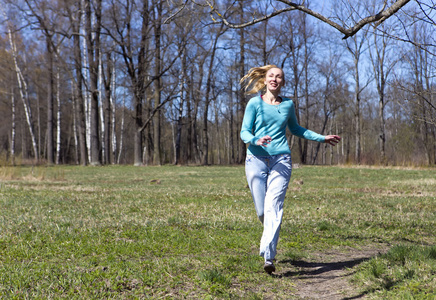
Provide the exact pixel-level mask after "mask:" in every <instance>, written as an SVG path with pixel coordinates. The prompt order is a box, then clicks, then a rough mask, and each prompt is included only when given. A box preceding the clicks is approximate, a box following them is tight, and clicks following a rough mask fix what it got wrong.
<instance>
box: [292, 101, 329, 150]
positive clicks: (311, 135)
mask: <svg viewBox="0 0 436 300" xmlns="http://www.w3.org/2000/svg"><path fill="white" fill-rule="evenodd" d="M288 128H289V130H290V131H291V133H292V134H293V135H295V136H298V137H300V138H303V139H306V140H311V141H316V142H321V143H324V142H325V137H324V136H323V135H321V134H318V133H316V132H314V131H311V130H309V129H306V128H304V127H302V126H300V125H299V124H298V122H297V116H296V114H295V106H294V104H292V106H291V111H290V117H289V120H288Z"/></svg>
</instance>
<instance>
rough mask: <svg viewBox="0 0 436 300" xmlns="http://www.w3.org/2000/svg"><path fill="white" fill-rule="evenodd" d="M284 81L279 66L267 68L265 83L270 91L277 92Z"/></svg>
mask: <svg viewBox="0 0 436 300" xmlns="http://www.w3.org/2000/svg"><path fill="white" fill-rule="evenodd" d="M284 83H285V78H284V74H283V71H282V70H281V69H279V68H272V69H269V70H268V72H267V73H266V76H265V85H266V88H267V90H268V91H270V92H279V91H280V89H281V88H282V86H283V85H284Z"/></svg>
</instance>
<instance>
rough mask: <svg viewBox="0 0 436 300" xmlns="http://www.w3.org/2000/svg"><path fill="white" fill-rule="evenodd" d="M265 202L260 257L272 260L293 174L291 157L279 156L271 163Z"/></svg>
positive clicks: (275, 251)
mask: <svg viewBox="0 0 436 300" xmlns="http://www.w3.org/2000/svg"><path fill="white" fill-rule="evenodd" d="M270 167H271V169H270V173H269V176H268V180H267V190H266V195H265V202H264V215H265V217H264V224H263V234H262V239H261V242H260V255H261V256H263V257H264V258H265V260H272V259H274V258H275V256H276V253H277V243H278V240H279V233H280V226H281V223H282V217H283V203H284V200H285V196H286V190H287V188H288V184H289V181H290V179H291V173H292V162H291V157H290V155H277V156H275V157H274V160H272V161H271V166H270Z"/></svg>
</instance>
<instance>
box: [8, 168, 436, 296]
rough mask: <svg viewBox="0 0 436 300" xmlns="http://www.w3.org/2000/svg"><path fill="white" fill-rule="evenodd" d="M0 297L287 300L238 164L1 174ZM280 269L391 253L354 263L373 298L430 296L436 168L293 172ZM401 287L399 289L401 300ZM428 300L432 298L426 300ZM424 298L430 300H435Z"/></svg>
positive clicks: (434, 278)
mask: <svg viewBox="0 0 436 300" xmlns="http://www.w3.org/2000/svg"><path fill="white" fill-rule="evenodd" d="M0 180H1V181H0V212H1V213H0V298H5V299H29V298H32V299H49V298H52V299H53V298H55V299H62V298H64V299H88V298H89V299H120V298H121V299H136V298H138V299H173V298H177V299H183V298H186V299H207V298H210V299H216V298H218V299H264V298H268V297H270V298H274V299H289V298H290V297H291V296H290V295H292V294H293V293H294V292H295V281H294V280H293V279H292V277H277V278H276V277H271V276H268V275H267V274H265V273H264V272H263V270H262V258H260V257H259V256H258V244H259V239H260V235H261V233H262V228H261V225H260V222H259V221H258V219H257V217H256V214H255V211H254V205H253V203H252V200H251V196H250V192H249V190H248V188H247V184H246V181H245V176H244V168H243V167H239V166H238V167H175V166H163V167H131V166H106V167H86V168H84V167H75V166H74V167H72V166H70V167H65V166H63V167H47V168H45V167H39V168H30V167H29V168H27V167H22V168H20V167H16V168H1V169H0ZM293 180H296V181H298V182H299V181H303V182H304V183H303V184H299V183H298V184H297V183H292V184H291V185H290V187H289V191H288V194H287V196H286V202H285V215H284V219H283V225H282V230H281V238H280V242H279V246H278V256H277V260H278V264H277V267H278V272H280V269H282V270H283V269H285V268H293V266H292V265H291V264H286V263H281V261H289V260H299V259H302V258H308V257H310V255H311V254H312V253H322V252H323V251H326V250H331V249H335V251H341V250H342V249H350V247H351V248H360V247H363V246H365V247H367V246H368V245H372V246H373V247H374V248H377V247H380V248H382V247H386V246H390V247H391V249H390V251H389V252H388V253H387V254H385V255H381V256H378V257H374V258H372V259H370V260H368V261H366V262H364V263H362V264H360V265H359V266H357V267H355V268H356V270H355V272H356V273H355V275H354V277H353V284H355V285H356V288H358V289H360V290H361V291H362V292H363V293H368V294H370V295H371V296H374V297H375V298H377V297H378V298H379V299H385V298H389V297H390V298H391V299H397V298H398V295H406V296H407V297H406V296H404V297H405V298H404V299H434V297H435V294H434V292H433V293H432V292H431V291H434V290H435V289H436V263H435V261H436V258H435V252H436V250H435V246H434V245H435V241H436V237H435V228H436V171H435V170H434V169H395V168H386V169H376V168H344V167H312V166H304V167H302V168H298V169H295V170H294V171H293ZM406 291H407V293H406ZM426 297H428V298H426ZM431 297H433V298H431Z"/></svg>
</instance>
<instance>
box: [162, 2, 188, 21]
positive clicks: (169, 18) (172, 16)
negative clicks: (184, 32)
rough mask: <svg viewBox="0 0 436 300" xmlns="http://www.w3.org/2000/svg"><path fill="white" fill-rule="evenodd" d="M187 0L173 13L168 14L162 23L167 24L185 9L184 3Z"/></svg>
mask: <svg viewBox="0 0 436 300" xmlns="http://www.w3.org/2000/svg"><path fill="white" fill-rule="evenodd" d="M188 1H189V0H185V3H183V5H182V6H181V7H180V8H179V10H178V11H176V12H175V13H174V14H172V15H171V16H169V17H168V18H166V20H165V21H164V22H163V24H169V23H170V22H171V21H172V20H173V19H174V18H175V17H176V16H177V15H178V14H179V13H180V12H181V11H182V10H184V9H185V7H186V4H187V3H188Z"/></svg>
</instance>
